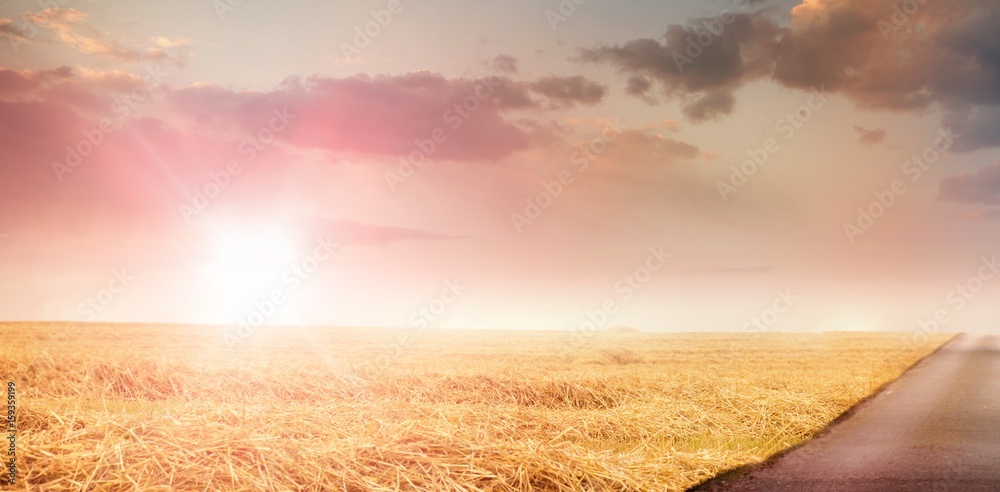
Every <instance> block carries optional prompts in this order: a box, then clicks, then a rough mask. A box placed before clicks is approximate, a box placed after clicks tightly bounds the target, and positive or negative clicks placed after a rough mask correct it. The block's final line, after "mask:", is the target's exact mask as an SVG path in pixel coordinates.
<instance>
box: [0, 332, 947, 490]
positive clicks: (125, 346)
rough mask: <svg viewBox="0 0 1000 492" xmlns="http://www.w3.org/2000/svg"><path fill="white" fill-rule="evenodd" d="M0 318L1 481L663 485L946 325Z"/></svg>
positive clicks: (806, 415) (744, 456) (797, 422)
mask: <svg viewBox="0 0 1000 492" xmlns="http://www.w3.org/2000/svg"><path fill="white" fill-rule="evenodd" d="M224 333H228V332H227V331H225V329H222V328H217V327H183V326H165V325H85V326H84V325H77V326H73V325H60V324H41V323H34V324H29V323H6V324H0V339H2V340H3V346H2V348H0V368H2V377H3V378H4V379H5V380H6V381H13V382H15V383H16V387H17V395H16V399H17V407H18V415H17V417H18V427H19V429H18V433H17V468H18V484H17V485H15V486H13V487H12V489H14V490H123V491H125V490H128V491H132V490H164V491H165V490H247V491H249V490H343V491H367V490H386V491H388V490H450V491H451V490H466V491H474V490H475V491H478V490H489V491H501V490H503V491H508V490H510V491H513V490H518V491H520V490H542V491H556V490H565V491H570V490H616V491H632V490H635V491H638V490H683V489H684V488H686V487H688V486H690V485H692V484H695V483H697V482H699V481H701V480H703V479H705V478H707V477H710V476H712V475H714V474H716V473H718V472H720V471H722V470H725V469H728V468H731V467H734V466H738V465H742V464H746V463H749V462H756V461H759V460H762V459H764V458H766V457H767V456H769V455H771V454H772V453H775V452H777V451H780V450H782V449H784V448H786V447H788V446H792V445H794V444H796V443H798V442H800V441H802V440H803V439H808V438H809V437H810V436H811V435H812V434H814V433H815V432H816V431H817V430H819V429H821V428H822V427H823V426H824V425H825V424H826V423H828V422H829V421H831V420H832V419H834V418H835V417H837V416H838V415H839V414H841V413H842V412H844V411H845V410H847V409H848V408H850V407H851V406H852V405H854V404H855V403H856V402H858V401H859V400H861V399H862V398H864V397H865V396H867V395H869V394H870V393H871V392H873V391H874V390H876V389H877V388H878V387H879V386H881V385H882V384H884V383H886V382H888V381H891V380H892V379H894V378H896V377H897V376H898V375H899V374H900V373H901V372H902V371H904V370H905V369H906V368H907V367H908V366H910V365H911V364H913V363H914V362H915V361H916V360H918V359H919V358H920V357H922V356H924V355H926V354H928V353H929V352H931V351H932V350H933V349H934V348H936V347H937V346H938V345H940V344H941V343H943V342H944V341H946V340H947V339H948V338H950V336H945V335H941V336H937V337H936V338H934V339H933V340H930V341H928V342H926V343H922V344H919V345H913V344H910V343H908V340H910V337H909V336H907V335H906V334H888V333H882V334H877V333H876V334H872V333H837V334H794V335H793V334H764V335H751V334H640V333H600V334H598V335H597V336H594V337H593V338H590V339H588V340H586V342H585V343H583V344H579V345H578V344H575V343H573V342H571V339H570V336H569V334H568V333H552V332H548V333H539V332H473V331H434V330H431V331H426V332H423V333H420V332H411V333H410V336H409V338H408V339H405V340H403V338H406V337H400V336H399V335H400V333H401V331H399V330H367V329H294V330H293V329H282V330H278V329H275V330H273V331H272V332H261V333H257V334H255V335H254V336H253V337H251V338H250V339H249V340H247V341H246V342H244V343H243V344H241V345H239V346H237V347H236V348H230V347H228V346H227V345H226V344H225V342H224V341H223V334H224Z"/></svg>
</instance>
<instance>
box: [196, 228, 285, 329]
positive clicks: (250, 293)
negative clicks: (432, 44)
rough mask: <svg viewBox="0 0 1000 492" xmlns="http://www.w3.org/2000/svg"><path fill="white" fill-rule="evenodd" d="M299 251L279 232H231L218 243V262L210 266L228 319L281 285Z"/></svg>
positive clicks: (211, 277)
mask: <svg viewBox="0 0 1000 492" xmlns="http://www.w3.org/2000/svg"><path fill="white" fill-rule="evenodd" d="M294 255H295V250H294V248H293V246H292V243H291V241H289V240H288V238H287V236H286V235H284V234H283V233H281V232H280V231H277V230H267V231H230V232H227V233H225V234H220V235H219V236H218V238H217V239H216V241H215V260H214V261H212V263H211V264H209V266H208V274H209V277H210V279H211V283H212V289H213V290H214V292H215V293H216V296H217V298H218V301H219V302H220V306H219V307H220V308H222V309H224V310H225V312H226V314H227V316H231V315H233V314H236V313H238V312H239V310H240V309H245V308H246V306H247V305H248V304H250V303H252V302H253V301H254V300H255V298H256V296H260V295H266V294H267V292H268V291H269V290H270V289H272V288H273V287H274V286H276V285H278V284H279V283H280V282H281V274H282V272H283V271H284V270H285V269H287V268H288V267H289V265H290V264H291V263H292V261H293V260H294Z"/></svg>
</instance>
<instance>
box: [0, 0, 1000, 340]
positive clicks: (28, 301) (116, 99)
mask: <svg viewBox="0 0 1000 492" xmlns="http://www.w3.org/2000/svg"><path fill="white" fill-rule="evenodd" d="M577 1H578V2H579V5H577V3H575V2H570V1H569V0H562V1H560V0H544V1H540V2H539V1H529V0H511V1H509V2H504V3H503V4H491V3H481V4H479V3H477V4H470V3H467V2H458V1H454V0H421V1H410V0H399V1H397V0H379V1H364V2H321V1H308V2H300V3H299V4H297V5H295V6H289V5H287V4H283V3H279V2H263V1H258V2H237V1H235V0H215V1H209V0H180V1H176V2H170V3H169V5H168V4H166V3H163V4H149V3H146V2H143V3H138V2H126V1H124V0H100V1H97V0H93V1H83V0H58V1H55V0H49V1H44V0H42V1H35V0H14V1H10V2H5V3H4V4H3V5H0V37H2V39H0V278H3V279H4V282H3V283H2V284H0V297H2V299H3V302H0V319H3V320H69V321H135V322H168V323H223V324H228V323H234V322H236V320H238V319H240V318H245V317H247V316H248V315H250V314H251V313H253V312H254V311H255V310H256V309H257V308H255V307H254V305H255V303H257V305H261V303H267V302H272V301H273V303H274V304H275V306H276V308H275V310H274V312H273V313H267V314H268V315H267V316H265V317H266V322H267V323H272V324H309V325H347V326H414V327H420V326H431V327H442V328H445V327H450V328H519V329H572V328H574V327H578V326H580V325H581V323H584V322H586V321H587V320H588V319H589V318H594V317H595V316H596V317H598V318H600V315H597V314H594V313H595V312H596V311H609V312H608V313H607V316H606V317H605V318H602V319H603V321H602V324H603V325H604V326H611V325H629V326H634V327H637V328H639V329H642V330H647V331H699V330H715V331H741V330H747V329H748V328H747V327H748V326H756V325H748V323H751V320H753V319H754V318H755V317H756V318H762V319H764V323H763V325H762V326H763V329H765V330H774V331H813V330H817V331H819V330H911V331H919V330H932V329H933V330H937V329H940V330H942V331H956V330H957V331H986V330H994V329H995V325H994V323H995V322H996V321H997V319H996V318H997V315H996V310H995V308H994V306H996V301H997V299H998V296H1000V280H997V279H994V277H995V276H996V275H997V273H998V270H1000V265H998V264H997V261H996V255H997V253H998V249H1000V246H998V245H1000V228H998V227H997V225H998V219H1000V8H998V7H997V5H996V3H995V2H992V1H989V0H937V1H919V0H898V1H890V0H877V1H872V0H804V1H801V2H799V1H782V0H770V1H768V0H763V1H761V0H746V1H742V2H735V3H734V2H728V1H721V0H720V1H713V2H705V1H694V0H682V1H676V2H658V3H652V2H609V1H600V0H587V1H583V2H580V1H579V0H577ZM609 303H610V304H609ZM609 306H610V307H612V308H613V309H607V307H609ZM771 308H776V309H775V311H774V313H773V314H772V313H769V312H768V309H771ZM422 310H423V311H422ZM779 311H780V312H779ZM427 313H430V314H429V315H428V314H427ZM935 317H936V318H938V321H939V322H938V323H936V324H935V323H928V321H927V320H930V319H933V318H935ZM749 329H757V328H754V327H751V328H749Z"/></svg>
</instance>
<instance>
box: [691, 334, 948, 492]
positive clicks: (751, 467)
mask: <svg viewBox="0 0 1000 492" xmlns="http://www.w3.org/2000/svg"><path fill="white" fill-rule="evenodd" d="M966 335H967V333H965V332H960V333H956V334H955V335H954V336H952V337H951V338H950V339H948V341H946V342H944V343H942V344H941V345H940V346H938V348H936V349H934V350H932V351H931V352H930V353H928V354H927V355H925V356H923V357H921V358H919V359H917V361H916V362H914V363H913V364H911V365H910V367H907V368H906V370H904V371H903V372H901V373H900V374H899V376H898V377H896V378H895V379H893V380H892V381H887V382H886V383H885V384H883V385H882V386H879V387H878V388H876V389H875V391H873V392H871V394H869V395H868V396H866V397H864V398H863V399H861V400H860V401H858V402H857V403H855V404H854V405H853V406H852V407H850V408H848V409H847V410H844V412H843V413H841V414H840V415H838V416H837V417H836V418H834V419H833V420H831V421H830V422H828V423H827V424H826V425H825V426H823V428H822V429H820V430H819V431H818V432H816V434H815V435H814V436H812V437H811V438H809V439H807V440H805V441H802V442H800V443H798V444H796V445H795V446H792V447H790V448H788V449H784V450H782V451H779V452H777V453H775V454H772V455H771V456H768V457H767V459H765V460H764V461H761V462H759V463H749V464H746V465H741V466H737V467H735V468H730V469H728V470H724V471H722V472H720V473H718V474H716V475H714V476H712V477H709V478H707V479H705V480H703V481H701V482H699V483H697V484H695V485H693V486H691V487H689V488H687V489H685V492H716V491H717V487H725V486H726V485H728V484H729V483H731V482H736V481H738V480H742V479H743V478H745V477H747V476H749V475H750V474H752V473H754V472H756V471H758V470H762V469H764V468H769V467H771V466H773V465H774V464H775V463H776V462H777V461H778V460H780V459H782V458H783V457H784V456H785V455H787V454H789V453H791V452H793V451H796V450H798V449H799V448H801V447H803V446H806V445H808V444H809V443H811V442H813V441H815V440H816V439H819V438H820V437H823V436H824V435H826V434H827V433H828V432H830V431H831V430H832V429H833V428H834V427H836V426H837V425H839V424H840V423H841V422H843V421H844V420H847V419H849V418H851V417H853V416H854V414H855V413H857V412H858V411H860V410H861V409H862V408H864V407H866V406H867V405H868V403H870V402H871V401H872V400H873V399H874V398H875V397H876V396H878V395H880V394H882V393H883V392H885V391H886V390H888V389H889V388H891V387H892V385H894V384H896V382H897V381H899V380H900V379H903V376H906V375H907V374H909V373H910V372H911V371H913V370H914V369H916V368H917V367H919V366H920V365H921V364H923V363H924V361H926V360H927V359H929V358H931V357H932V356H934V355H935V354H937V353H938V352H940V351H942V350H944V349H945V348H946V347H948V346H950V345H952V344H954V343H955V342H957V341H958V339H960V338H962V337H964V336H966Z"/></svg>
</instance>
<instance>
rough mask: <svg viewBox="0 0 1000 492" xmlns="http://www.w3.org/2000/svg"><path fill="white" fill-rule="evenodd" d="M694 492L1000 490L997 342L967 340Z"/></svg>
mask: <svg viewBox="0 0 1000 492" xmlns="http://www.w3.org/2000/svg"><path fill="white" fill-rule="evenodd" d="M692 490H697V491H702V492H704V491H712V492H715V491H719V492H721V491H762V492H763V491H785V490H787V491H796V492H797V491H804V492H805V491H879V492H895V491H921V492H923V491H949V492H952V491H953V492H976V491H991V492H997V491H1000V337H998V336H993V335H971V334H966V335H961V336H959V337H958V338H956V339H954V340H953V341H952V342H950V343H949V344H948V345H946V346H945V347H943V348H942V349H940V350H938V351H937V352H936V353H934V354H933V355H931V356H930V357H928V358H926V359H924V360H923V361H922V362H920V363H919V364H917V365H916V366H914V367H913V368H912V369H911V370H910V371H908V372H907V373H906V374H904V375H903V376H902V377H901V378H899V379H898V380H897V381H895V382H893V383H892V384H891V385H889V386H888V387H887V388H886V389H885V390H884V391H882V392H881V393H879V394H878V395H876V396H875V397H873V398H872V399H871V400H869V401H867V402H866V403H863V404H862V405H860V406H859V407H858V408H857V409H856V410H855V412H854V413H853V414H851V415H850V416H848V417H847V418H845V419H843V420H841V421H840V422H838V423H836V424H834V425H833V426H832V427H831V428H830V429H828V430H827V432H825V433H823V434H822V435H821V436H819V437H818V438H816V439H814V440H812V441H810V442H808V443H806V444H805V445H803V446H801V447H799V448H797V449H795V450H793V451H791V452H789V453H787V454H785V455H784V456H781V457H779V458H777V459H776V460H774V461H773V462H772V463H769V464H766V465H764V466H763V467H760V468H758V469H756V470H752V471H748V472H745V473H742V474H737V476H736V477H735V478H732V479H730V480H726V481H722V480H718V481H715V482H709V483H706V484H704V485H702V486H701V487H696V488H695V489H692Z"/></svg>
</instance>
